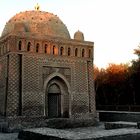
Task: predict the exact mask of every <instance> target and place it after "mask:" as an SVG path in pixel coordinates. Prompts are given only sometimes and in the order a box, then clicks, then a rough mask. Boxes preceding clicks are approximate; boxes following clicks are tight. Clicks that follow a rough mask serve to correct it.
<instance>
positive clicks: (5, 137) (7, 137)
mask: <svg viewBox="0 0 140 140" xmlns="http://www.w3.org/2000/svg"><path fill="white" fill-rule="evenodd" d="M0 140H18V133H0Z"/></svg>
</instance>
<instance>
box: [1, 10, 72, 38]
mask: <svg viewBox="0 0 140 140" xmlns="http://www.w3.org/2000/svg"><path fill="white" fill-rule="evenodd" d="M12 32H28V33H40V34H42V35H49V36H53V37H61V38H65V39H70V34H69V31H68V29H67V27H66V25H65V24H64V23H63V22H62V21H61V20H60V19H59V17H58V16H56V15H54V14H52V13H49V12H45V11H35V10H32V11H25V12H20V13H18V14H16V15H15V16H13V17H12V18H11V19H10V20H9V21H8V22H7V23H6V25H5V27H4V29H3V32H2V35H1V36H5V35H8V34H9V33H12Z"/></svg>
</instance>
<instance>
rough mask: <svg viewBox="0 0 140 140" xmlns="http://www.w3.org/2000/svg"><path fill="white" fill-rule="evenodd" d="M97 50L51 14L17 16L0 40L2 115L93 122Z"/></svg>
mask: <svg viewBox="0 0 140 140" xmlns="http://www.w3.org/2000/svg"><path fill="white" fill-rule="evenodd" d="M83 20H84V19H83ZM93 49H94V43H93V42H90V41H85V40H84V34H83V33H82V32H81V31H77V32H76V33H75V34H74V38H73V39H72V38H71V37H70V34H69V31H68V29H67V26H66V25H65V24H64V23H63V22H62V21H61V20H60V18H59V17H58V16H56V15H54V14H52V13H49V12H45V11H40V10H39V8H38V9H36V10H32V11H25V12H20V13H18V14H16V15H15V16H13V17H12V18H11V19H10V20H9V21H8V22H7V23H6V25H5V27H4V29H3V32H2V34H1V37H0V114H1V115H2V116H6V117H16V116H46V118H94V117H95V116H96V111H95V91H94V83H93V76H94V75H93V57H94V56H93Z"/></svg>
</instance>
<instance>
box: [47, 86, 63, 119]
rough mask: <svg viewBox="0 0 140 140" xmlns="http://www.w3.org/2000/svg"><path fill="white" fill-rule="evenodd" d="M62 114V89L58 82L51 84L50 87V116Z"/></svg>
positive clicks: (54, 116)
mask: <svg viewBox="0 0 140 140" xmlns="http://www.w3.org/2000/svg"><path fill="white" fill-rule="evenodd" d="M60 116H61V91H60V88H59V86H58V85H57V84H52V85H50V87H49V89H48V117H49V118H56V117H60Z"/></svg>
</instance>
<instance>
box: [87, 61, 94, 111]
mask: <svg viewBox="0 0 140 140" xmlns="http://www.w3.org/2000/svg"><path fill="white" fill-rule="evenodd" d="M88 86H89V91H88V94H89V106H90V108H89V112H91V113H94V112H95V111H96V108H95V89H94V81H93V62H92V61H91V62H88Z"/></svg>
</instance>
